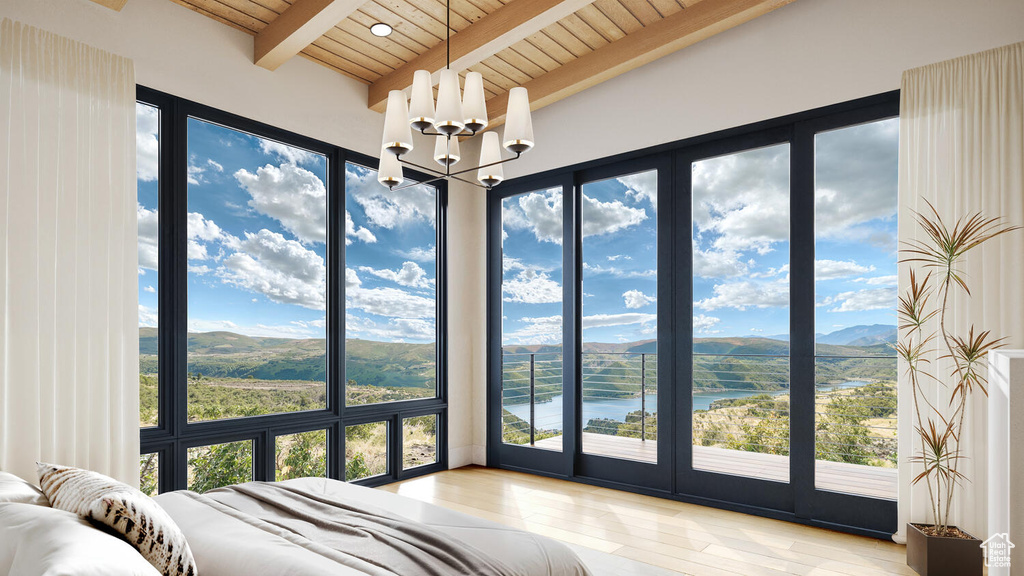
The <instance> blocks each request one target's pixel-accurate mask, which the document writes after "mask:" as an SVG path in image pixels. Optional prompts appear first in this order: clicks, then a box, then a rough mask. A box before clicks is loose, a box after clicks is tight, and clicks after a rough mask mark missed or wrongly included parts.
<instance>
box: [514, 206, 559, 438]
mask: <svg viewBox="0 0 1024 576" xmlns="http://www.w3.org/2000/svg"><path fill="white" fill-rule="evenodd" d="M501 213H502V216H501V220H502V261H503V271H502V286H501V299H502V303H501V305H502V325H501V327H502V328H501V329H502V395H501V408H502V410H501V412H502V440H503V441H504V442H505V443H507V444H532V445H533V446H535V447H537V448H545V449H548V450H559V451H560V450H561V449H562V189H561V188H552V189H550V190H544V191H540V192H531V193H529V194H522V195H519V196H514V197H511V198H505V199H504V200H502V208H501Z"/></svg>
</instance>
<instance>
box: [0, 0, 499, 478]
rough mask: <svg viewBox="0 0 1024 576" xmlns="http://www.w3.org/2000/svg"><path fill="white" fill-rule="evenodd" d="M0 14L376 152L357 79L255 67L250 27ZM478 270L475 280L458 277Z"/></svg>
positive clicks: (241, 109) (460, 353)
mask: <svg viewBox="0 0 1024 576" xmlns="http://www.w3.org/2000/svg"><path fill="white" fill-rule="evenodd" d="M0 17H8V18H11V19H13V20H17V21H20V22H23V23H25V24H30V25H33V26H37V27H39V28H42V29H44V30H48V31H51V32H55V33H57V34H61V35H64V36H67V37H70V38H72V39H75V40H79V41H82V42H86V43H88V44H91V45H93V46H96V47H98V48H102V49H104V50H108V51H110V52H114V53H116V54H119V55H122V56H127V57H129V58H132V59H133V60H134V61H135V73H136V80H137V81H138V83H139V84H142V85H144V86H148V87H150V88H154V89H157V90H162V91H164V92H168V93H170V94H174V95H176V96H181V97H183V98H188V99H190V100H194V101H197V102H200V103H202V104H206V105H208V106H213V107H215V108H220V109H222V110H226V111H228V112H232V113H235V114H239V115H241V116H245V117H248V118H252V119H255V120H259V121H261V122H265V123H267V124H271V125H274V126H277V127H279V128H283V129H286V130H291V131H293V132H296V133H298V134H302V135H305V136H309V137H312V138H317V139H320V140H323V141H326V142H329V143H331V144H336V145H339V146H343V147H345V148H348V149H350V150H356V151H359V152H362V153H364V154H369V155H371V156H377V152H378V150H379V146H380V137H381V129H382V127H383V115H381V114H378V113H376V112H373V111H371V110H369V109H367V107H366V86H365V85H363V84H361V83H359V82H357V81H355V80H352V79H349V78H347V77H345V76H342V75H341V74H338V73H337V72H334V71H333V70H329V69H327V68H324V67H323V66H320V65H319V64H316V63H314V62H311V61H309V60H306V59H305V58H293V59H291V60H289V61H288V62H287V63H285V64H284V65H283V66H281V67H280V68H278V69H277V70H276V71H273V72H271V71H269V70H264V69H263V68H260V67H258V66H255V65H253V63H252V49H253V40H252V36H250V35H248V34H246V33H244V32H240V31H238V30H235V29H234V28H231V27H229V26H226V25H224V24H221V23H220V22H216V21H214V20H212V19H210V18H207V17H206V16H203V15H200V14H198V13H196V12H193V11H192V10H189V9H187V8H184V7H182V6H179V5H177V4H175V3H173V2H171V1H170V0H128V3H127V5H126V6H125V8H124V9H123V10H122V11H121V12H114V11H113V10H109V9H107V8H104V7H102V6H100V5H98V4H95V3H93V2H89V1H87V0H0ZM420 143H421V144H422V145H421V146H420V147H418V148H417V149H416V152H415V155H416V156H417V158H416V160H417V161H418V162H421V163H426V162H431V160H430V159H429V155H430V153H431V152H432V150H433V145H432V143H431V142H428V141H427V140H426V139H424V140H421V141H420ZM427 144H430V145H429V146H428V145H427ZM421 154H422V155H421ZM474 154H475V153H474ZM467 157H468V156H467ZM470 192H475V191H473V190H468V189H464V190H462V191H461V192H460V190H458V189H454V190H453V191H452V194H451V201H450V209H451V234H450V237H449V242H450V245H451V249H450V250H449V257H450V264H451V272H450V277H451V278H452V282H451V283H450V284H451V286H452V294H451V301H452V304H453V305H452V315H451V316H452V320H451V327H450V333H451V335H452V336H451V342H452V346H451V349H452V354H451V368H450V378H449V390H450V396H451V399H452V403H451V408H450V409H449V413H450V415H451V416H450V418H449V420H450V422H451V430H450V431H449V451H450V459H451V461H452V462H453V463H455V465H463V464H466V463H468V462H469V461H470V459H471V457H472V456H471V453H472V451H471V448H470V444H471V443H472V438H471V434H472V413H471V411H472V408H471V401H472V392H471V386H470V384H469V378H470V372H471V371H470V369H469V368H470V367H471V366H473V365H474V364H473V363H474V362H476V361H477V359H476V358H475V357H474V356H473V353H474V352H476V349H475V348H473V347H472V346H471V345H470V344H469V343H470V342H471V339H472V338H474V337H477V336H479V335H482V333H483V329H482V328H481V327H478V326H468V325H467V323H469V322H471V321H473V320H475V315H473V314H471V313H469V312H468V311H467V303H468V305H469V306H470V307H471V306H472V305H473V302H474V299H475V298H481V297H482V294H483V288H482V276H481V274H482V271H480V270H478V267H479V265H480V264H479V261H480V258H479V257H475V258H474V257H470V255H471V254H474V252H473V251H474V250H475V248H476V242H477V234H480V236H479V237H480V238H482V232H479V231H478V230H476V229H475V228H476V227H481V229H482V225H483V220H482V216H481V217H480V218H479V219H478V218H477V217H476V212H477V211H480V212H481V213H482V204H481V203H480V199H479V198H478V197H477V196H479V194H476V195H474V194H471V193H470ZM464 222H467V223H468V224H464ZM478 277H479V278H481V282H479V283H473V282H463V281H461V280H460V278H478ZM477 284H479V286H478V285H477ZM477 331H478V332H479V333H477Z"/></svg>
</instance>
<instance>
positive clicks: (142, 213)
mask: <svg viewBox="0 0 1024 576" xmlns="http://www.w3.org/2000/svg"><path fill="white" fill-rule="evenodd" d="M135 210H136V216H137V218H138V223H139V268H140V269H141V270H156V269H157V265H158V262H159V234H160V230H159V225H158V220H159V219H158V218H157V211H156V210H147V209H145V208H143V207H142V205H141V204H139V205H137V206H136V209H135Z"/></svg>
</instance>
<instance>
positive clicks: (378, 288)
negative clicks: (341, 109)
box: [345, 164, 437, 405]
mask: <svg viewBox="0 0 1024 576" xmlns="http://www.w3.org/2000/svg"><path fill="white" fill-rule="evenodd" d="M436 246H437V190H436V189H435V188H434V187H432V186H413V187H410V188H405V189H402V190H397V191H394V192H392V191H390V190H388V189H387V188H386V187H384V186H383V185H381V184H380V183H379V182H377V172H376V171H375V170H371V169H369V168H364V167H362V166H358V165H356V164H347V165H346V166H345V266H346V270H345V306H346V308H345V314H346V318H345V338H346V340H345V369H346V378H347V383H346V386H345V402H346V403H347V404H348V405H356V404H375V403H379V402H393V401H397V400H411V399H415V398H433V397H435V396H436V395H437V377H436V373H435V372H436V368H437V346H436V341H437V328H436V318H437V301H436V288H437V286H436V283H437V282H436V278H437V266H436V262H437V254H436V253H437V248H436Z"/></svg>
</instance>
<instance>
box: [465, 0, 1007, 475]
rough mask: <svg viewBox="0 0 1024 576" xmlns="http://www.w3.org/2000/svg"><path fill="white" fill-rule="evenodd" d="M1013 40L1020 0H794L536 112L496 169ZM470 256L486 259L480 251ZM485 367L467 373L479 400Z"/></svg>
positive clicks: (842, 95)
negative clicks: (526, 147)
mask: <svg viewBox="0 0 1024 576" xmlns="http://www.w3.org/2000/svg"><path fill="white" fill-rule="evenodd" d="M1020 40H1024V2H1022V1H1021V0H974V1H971V2H964V1H963V0H856V1H853V0H797V1H796V2H794V3H793V4H790V5H788V6H786V7H784V8H781V9H779V10H776V11H775V12H772V13H770V14H767V15H765V16H763V17H761V18H758V19H757V20H754V21H753V22H749V23H747V24H744V25H742V26H739V27H737V28H734V29H732V30H729V31H727V32H724V33H722V34H719V35H717V36H714V37H712V38H710V39H708V40H705V41H704V42H701V43H699V44H696V45H694V46H691V47H688V48H686V49H684V50H682V51H680V52H677V53H675V54H672V55H670V56H666V57H665V58H662V59H660V60H658V61H655V62H652V63H651V64H648V65H647V66H644V67H642V68H638V69H636V70H634V71H632V72H629V73H627V74H624V75H622V76H619V77H618V78H615V79H613V80H610V81H608V82H605V83H603V84H600V85H598V86H595V87H594V88H591V89H589V90H587V91H585V92H582V93H580V94H577V95H575V96H572V97H570V98H567V99H565V100H562V101H560V102H558V103H556V104H553V105H551V106H548V107H546V108H543V109H541V110H538V111H536V112H534V116H533V122H534V132H535V136H536V140H537V146H536V148H535V149H534V150H533V151H531V152H530V153H529V154H527V155H525V156H524V157H523V159H522V160H520V161H517V162H513V163H511V164H507V165H506V168H505V173H506V175H507V176H509V177H514V176H521V175H525V174H533V173H536V172H541V171H544V170H549V169H552V168H558V167H562V166H567V165H571V164H575V163H578V162H584V161H588V160H594V159H598V158H603V157H606V156H609V155H613V154H618V153H621V152H627V151H630V150H637V149H640V148H644V147H647V146H654V145H657V144H662V143H665V142H672V141H675V140H680V139H683V138H687V137H690V136H696V135H700V134H706V133H709V132H714V131H717V130H722V129H726V128H732V127H735V126H741V125H743V124H748V123H751V122H757V121H759V120H766V119H770V118H775V117H778V116H783V115H786V114H792V113H795V112H800V111H803V110H808V109H812V108H817V107H820V106H826V105H829V104H835V103H838V102H843V101H846V100H852V99H854V98H859V97H863V96H869V95H872V94H878V93H880V92H886V91H889V90H895V89H898V88H899V86H900V77H901V75H902V72H903V71H904V70H906V69H908V68H914V67H917V66H923V65H925V64H930V63H933V62H938V61H941V60H946V59H949V58H954V57H957V56H962V55H965V54H970V53H973V52H978V51H981V50H986V49H989V48H995V47H998V46H1002V45H1005V44H1010V43H1013V42H1018V41H1020ZM479 214H481V215H482V214H483V209H482V208H481V209H480V211H479ZM476 259H477V260H478V261H480V262H483V261H484V260H485V254H484V251H483V246H480V247H479V250H478V252H477V254H476ZM483 309H484V308H483V306H482V304H481V305H480V306H479V309H478V313H479V314H480V317H479V319H478V321H477V326H476V328H475V330H476V331H479V332H480V333H481V334H482V331H483V330H484V329H485V326H486V324H485V320H484V317H483ZM475 342H476V345H477V347H478V350H477V351H476V352H475V353H474V354H473V356H474V357H478V358H483V357H484V355H483V353H484V341H483V337H482V335H481V337H480V338H478V339H476V340H475ZM485 368H486V367H485V366H484V365H478V366H473V367H472V371H473V374H474V376H473V378H472V382H473V386H474V393H475V394H477V395H478V396H479V395H482V394H483V393H484V386H483V383H484V381H485V378H486V373H485ZM477 405H478V408H477V409H476V411H475V413H474V416H475V417H474V421H473V443H474V445H475V446H483V445H485V443H486V433H485V432H486V420H485V413H484V411H483V402H482V400H481V401H480V402H478V403H477ZM478 462H480V463H482V462H483V461H482V460H478Z"/></svg>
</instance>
